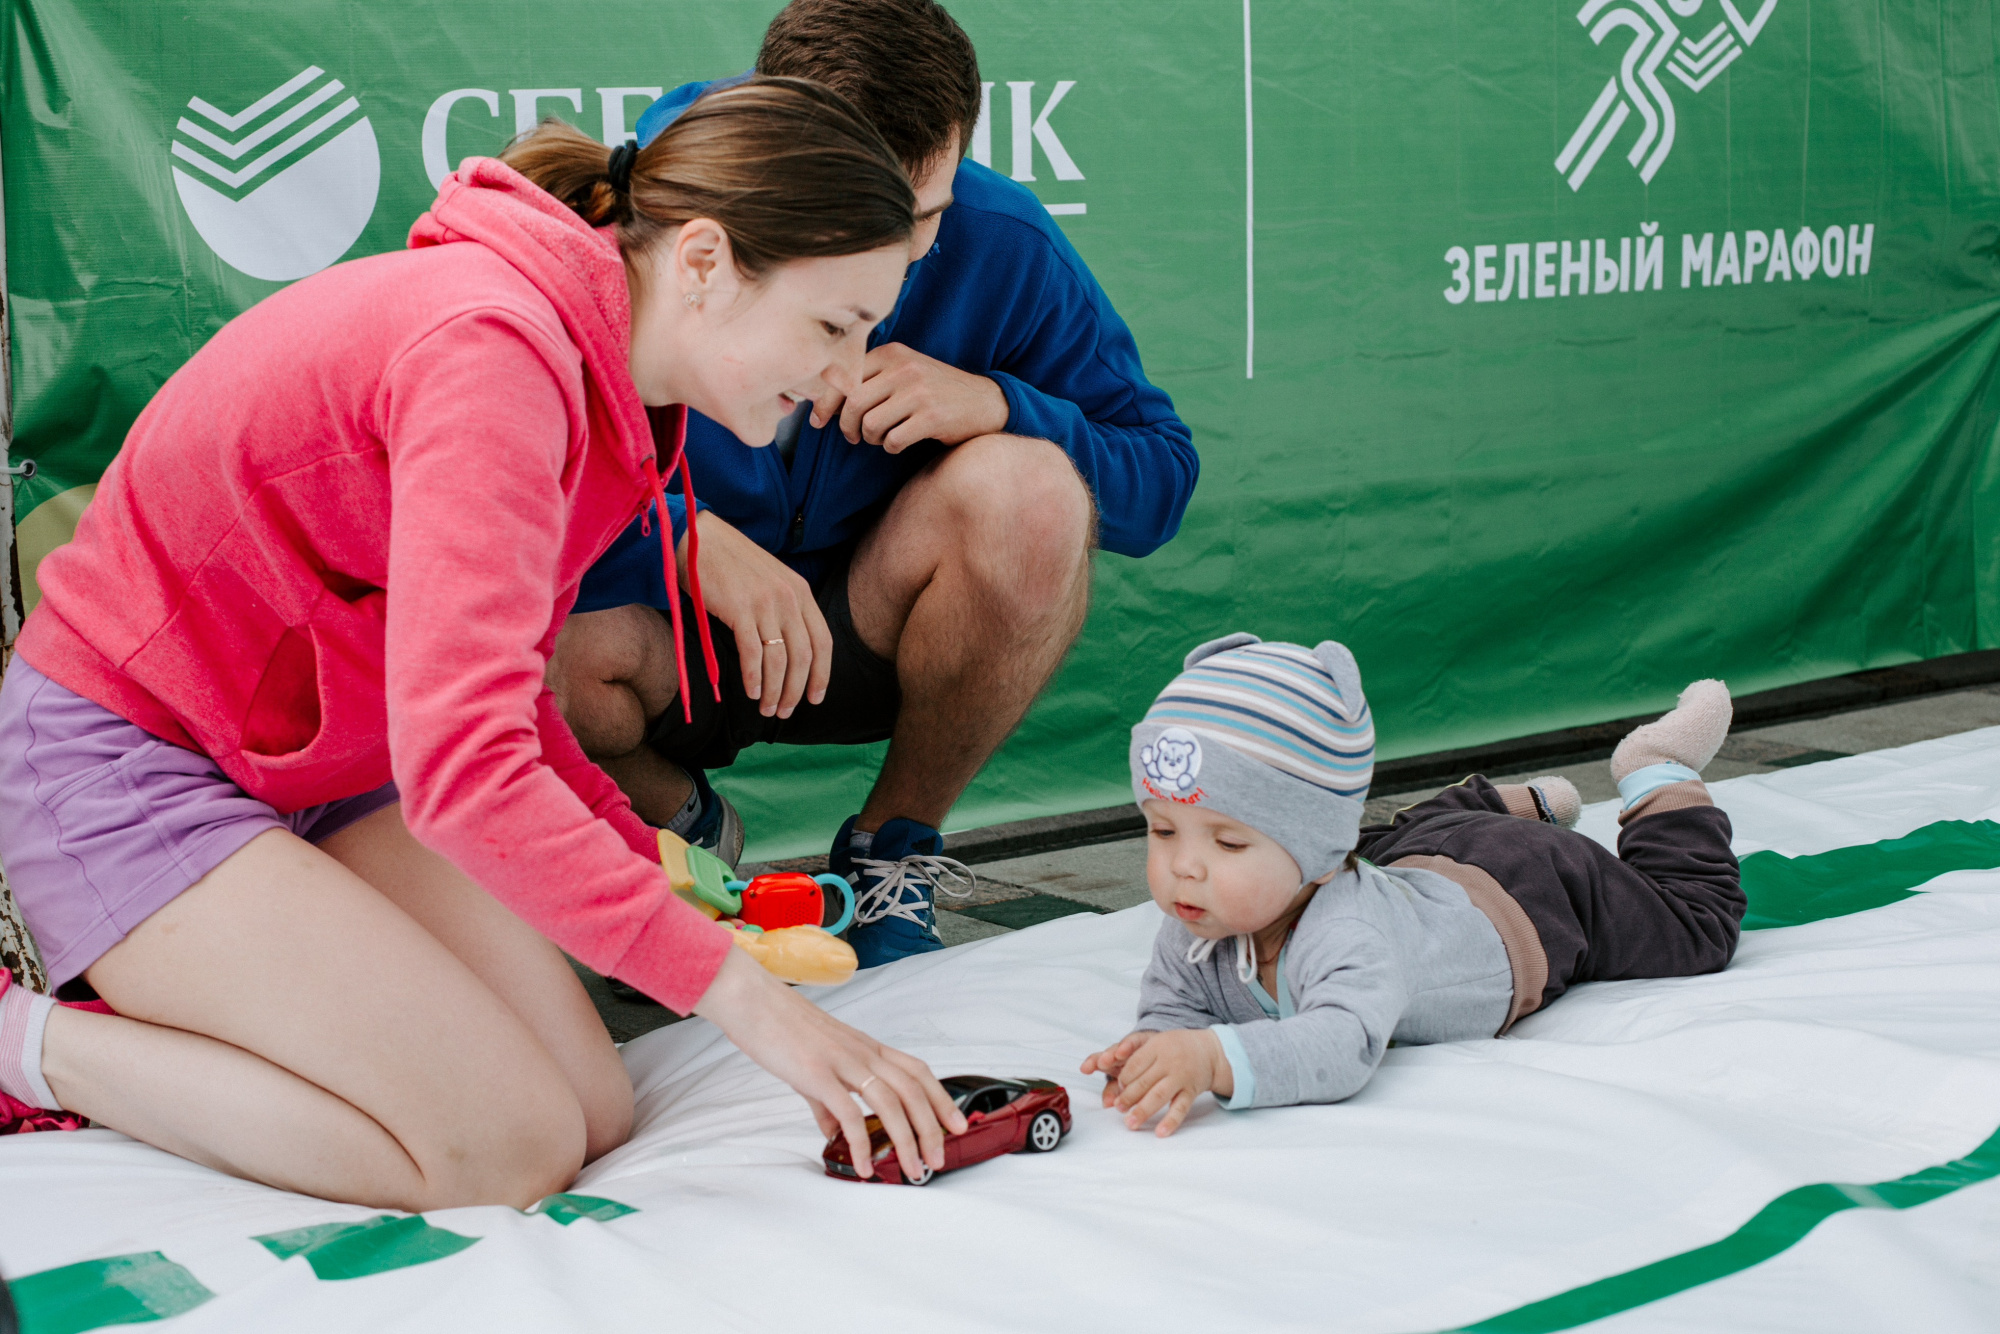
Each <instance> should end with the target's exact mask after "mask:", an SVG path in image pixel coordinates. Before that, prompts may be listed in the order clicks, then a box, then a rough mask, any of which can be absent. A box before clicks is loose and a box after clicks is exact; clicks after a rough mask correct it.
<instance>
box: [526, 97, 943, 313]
mask: <svg viewBox="0 0 2000 1334" xmlns="http://www.w3.org/2000/svg"><path fill="white" fill-rule="evenodd" d="M611 157H612V150H610V149H607V148H606V147H605V146H604V145H603V144H601V143H599V142H597V140H595V139H592V138H591V137H590V136H589V135H587V134H585V133H584V132H583V131H581V130H579V129H576V128H575V127H573V126H571V125H568V124H565V123H564V122H563V121H560V120H557V119H556V118H554V117H550V118H549V119H547V120H545V121H543V122H542V123H541V124H540V125H538V126H536V127H535V128H534V129H532V130H530V131H528V132H527V133H526V134H524V135H523V136H521V137H520V138H519V139H517V140H515V141H514V142H513V143H512V144H510V145H508V147H507V148H506V149H505V150H504V151H503V152H502V153H501V154H500V160H501V161H502V162H504V163H506V164H507V165H508V166H510V167H512V168H513V169H514V170H516V171H518V172H520V173H521V174H522V175H523V176H525V177H527V178H528V179H529V180H530V181H532V182H534V183H535V184H536V185H538V186H540V187H541V188H542V189H544V190H546V191H548V192H549V193H550V194H552V195H554V196H555V197H556V198H557V199H560V200H562V202H563V203H565V204H567V205H569V206H570V208H572V209H574V210H575V211H576V212H577V214H578V215H579V216H580V217H582V218H583V220H584V221H585V222H587V223H589V224H590V225H591V226H593V227H602V226H606V225H615V226H616V227H617V228H618V241H619V245H620V246H621V247H622V248H623V250H624V251H625V253H626V254H627V255H632V254H636V253H638V252H640V251H643V250H644V249H646V247H648V246H650V245H651V244H652V243H653V242H655V241H657V240H658V239H659V238H660V237H661V236H663V235H665V234H666V233H667V232H669V231H671V230H672V229H673V228H676V227H678V226H680V225H681V224H682V223H684V222H687V221H689V220H690V219H693V218H713V219H715V221H717V222H718V223H720V224H722V229H723V230H724V231H725V232H727V233H728V234H729V243H730V246H731V248H732V249H733V250H734V251H735V255H736V265H737V267H738V268H739V269H741V270H742V271H743V273H744V274H745V275H746V276H747V277H750V278H757V277H760V276H762V275H763V274H764V273H766V272H767V271H769V270H770V269H772V268H773V267H775V266H777V265H780V264H784V263H787V262H789V261H791V260H795V259H811V258H815V257H818V256H824V255H853V254H859V253H861V252H862V251H866V250H875V249H879V248H880V247H882V246H887V245H895V244H897V243H899V242H908V240H909V239H910V233H911V231H912V230H913V229H914V228H915V226H916V207H917V197H916V193H915V192H914V191H913V190H911V188H910V181H909V177H908V176H907V175H905V174H904V171H903V167H902V164H901V163H900V162H899V161H898V160H897V158H896V155H895V154H894V153H893V152H891V151H890V150H889V146H888V145H887V144H885V143H884V142H882V136H881V135H880V134H879V133H877V132H876V130H875V128H874V127H873V126H871V125H870V124H869V123H868V122H867V121H866V120H864V119H862V117H861V115H860V113H859V112H857V111H856V110H855V109H854V107H853V106H852V105H850V104H849V103H848V102H847V100H846V99H845V98H843V97H841V96H840V95H839V94H838V93H836V92H834V91H832V90H831V89H828V88H824V87H822V86H820V85H819V84H815V83H809V82H807V81H805V80H803V79H763V78H758V79H750V80H747V81H746V82H744V83H741V84H737V85H734V86H733V87H729V88H721V89H717V90H716V91H714V92H712V93H708V94H706V95H704V96H703V97H702V98H700V99H699V100H698V101H696V102H695V104H694V105H693V106H691V107H689V108H688V109H687V110H686V111H685V112H683V113H682V114H681V116H680V117H679V118H678V119H677V120H675V121H674V122H673V124H671V125H669V126H667V128H666V129H665V130H663V131H661V132H660V134H659V135H658V136H657V137H656V138H655V139H654V140H653V142H652V143H650V144H648V145H646V146H645V147H644V148H642V149H639V150H638V155H637V157H635V158H634V159H633V162H632V168H631V188H630V189H629V190H628V191H625V192H622V193H621V192H620V191H618V190H616V189H614V188H613V187H612V185H611V176H610V167H611Z"/></svg>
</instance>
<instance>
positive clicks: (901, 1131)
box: [850, 1049, 944, 1177]
mask: <svg viewBox="0 0 2000 1334" xmlns="http://www.w3.org/2000/svg"><path fill="white" fill-rule="evenodd" d="M885 1055H886V1049H885ZM855 1085H856V1087H855V1090H854V1091H855V1092H856V1093H858V1094H860V1095H861V1100H862V1101H863V1102H865V1103H867V1104H868V1107H869V1109H870V1110H871V1111H873V1112H874V1113H875V1115H876V1116H878V1117H880V1118H881V1119H882V1128H883V1129H884V1130H886V1131H888V1132H889V1142H890V1143H891V1144H894V1145H895V1146H896V1157H897V1158H898V1159H899V1160H901V1162H902V1165H903V1175H904V1176H905V1177H912V1176H921V1175H922V1168H923V1167H924V1165H925V1164H929V1166H930V1167H931V1168H932V1169H933V1170H937V1169H941V1168H943V1167H944V1130H943V1128H942V1127H941V1126H940V1125H939V1124H938V1116H937V1109H936V1108H934V1107H932V1106H931V1105H930V1099H929V1098H928V1097H926V1096H925V1094H924V1089H923V1086H922V1084H921V1082H920V1081H919V1080H918V1079H917V1078H916V1077H915V1076H913V1075H912V1074H911V1073H910V1072H909V1071H907V1070H904V1069H902V1068H901V1067H900V1066H898V1065H897V1064H896V1062H894V1061H890V1060H886V1059H885V1060H878V1061H876V1062H875V1063H874V1064H873V1065H872V1067H871V1068H870V1069H869V1071H868V1072H867V1073H865V1074H863V1075H862V1076H861V1077H860V1078H859V1079H858V1080H856V1081H855ZM865 1138H866V1137H865V1136H864V1145H863V1148H862V1150H861V1151H862V1153H863V1154H864V1155H865V1154H866V1153H867V1148H866V1143H865ZM850 1148H851V1146H850ZM855 1161H856V1162H859V1161H860V1160H859V1159H856V1160H855Z"/></svg>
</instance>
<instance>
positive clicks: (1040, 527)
mask: <svg viewBox="0 0 2000 1334" xmlns="http://www.w3.org/2000/svg"><path fill="white" fill-rule="evenodd" d="M1094 528H1095V514H1094V510H1093V508H1092V504H1091V499H1090V494H1089V491H1088V489H1087V488H1086V487H1085V486H1084V484H1083V480H1082V478H1080V477H1079V476H1077V473H1076V469H1075V468H1074V467H1073V466H1072V465H1071V463H1070V461H1069V458H1068V456H1067V455H1065V454H1064V453H1063V452H1062V451H1061V450H1060V449H1058V448H1057V447H1056V446H1055V445H1052V444H1050V443H1049V442H1048V441H1046V440H1029V439H1024V438H1022V437H1019V436H1005V435H989V436H981V437H978V438H977V439H974V440H969V441H967V442H966V443H964V444H962V445H959V446H957V447H956V448H955V449H953V450H952V451H951V452H950V453H948V454H946V455H945V456H944V457H942V458H941V459H939V460H938V461H937V462H936V463H934V464H932V465H931V466H930V467H929V468H927V469H926V470H925V471H924V472H922V473H920V474H918V475H917V476H916V477H915V478H913V479H912V480H911V481H910V482H909V483H908V485H906V486H905V487H904V488H903V490H902V491H901V492H900V493H899V494H898V495H897V497H896V500H895V502H894V503H893V504H891V505H890V507H889V510H888V513H886V514H885V515H883V517H882V520H881V521H880V522H879V523H878V524H877V525H876V526H875V528H874V529H873V530H871V531H870V532H869V534H868V535H867V536H866V537H865V538H863V539H862V542H861V545H860V547H859V548H858V549H857V550H856V552H855V556H854V564H853V566H852V569H851V572H850V574H849V580H848V598H849V604H850V606H851V607H852V609H853V613H854V624H855V629H856V630H857V631H858V632H859V634H860V636H861V639H862V641H863V642H864V643H866V644H867V645H868V647H869V648H870V649H871V650H873V651H874V652H875V653H877V654H879V655H880V656H882V657H884V658H887V659H890V660H892V661H894V662H895V664H896V676H897V680H898V682H899V683H900V684H901V687H902V693H903V705H902V710H901V712H900V713H899V714H898V715H897V719H896V730H895V732H894V734H893V735H892V736H891V738H890V741H889V754H888V758H887V759H886V760H885V761H884V762H883V765H882V772H881V775H880V776H879V777H878V778H877V779H876V781H875V787H874V790H873V791H872V792H870V793H869V796H868V801H867V804H866V805H865V806H863V807H862V811H861V816H860V818H859V819H858V820H857V821H856V822H855V827H856V828H857V829H860V830H863V831H865V832H868V833H873V832H874V831H875V830H877V829H879V828H881V827H882V825H883V823H884V822H885V821H887V820H890V819H893V818H895V817H898V816H901V817H903V818H906V819H912V820H916V821H919V822H921V823H923V824H927V825H930V826H931V827H932V828H937V827H938V826H940V825H941V824H943V822H944V818H945V814H946V812H948V811H949V810H950V809H951V806H952V803H953V802H955V801H957V800H958V796H959V794H960V793H962V792H963V791H965V788H966V785H967V784H969V783H970V782H971V781H972V779H973V776H974V775H976V774H977V773H978V772H979V770H980V768H981V766H983V765H984V764H985V763H986V761H987V760H988V759H989V758H991V756H992V754H993V752H994V751H995V750H997V749H999V747H1000V743H1001V742H1002V741H1004V740H1006V739H1007V736H1008V734H1009V733H1011V732H1012V731H1013V730H1014V728H1015V727H1016V726H1017V725H1018V724H1019V723H1020V721H1021V718H1022V716H1023V715H1024V714H1026V713H1027V711H1028V706H1029V705H1030V704H1031V703H1033V702H1034V698H1035V696H1036V695H1038V694H1039V693H1041V690H1042V687H1043V686H1045V685H1047V684H1048V681H1049V678H1050V677H1051V676H1053V675H1054V674H1055V669H1056V667H1057V665H1058V664H1060V663H1061V662H1062V658H1063V655H1064V654H1065V653H1067V652H1068V651H1069V646H1070V644H1071V643H1072V642H1073V641H1074V640H1075V639H1076V636H1077V632H1078V631H1079V630H1081V629H1082V628H1083V618H1084V613H1085V611H1086V610H1087V609H1088V607H1089V601H1090V551H1091V547H1092V543H1093V533H1094Z"/></svg>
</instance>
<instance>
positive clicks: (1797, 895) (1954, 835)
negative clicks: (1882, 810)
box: [1743, 820, 2000, 931]
mask: <svg viewBox="0 0 2000 1334" xmlns="http://www.w3.org/2000/svg"><path fill="white" fill-rule="evenodd" d="M1996 866H2000V824H1995V823H1994V822H1993V821H1991V820H1974V821H1966V820H1940V821H1939V822H1938V823H1936V824H1929V825H1925V826H1924V827H1923V828H1922V829H1919V830H1917V831H1916V832H1915V833H1913V834H1905V835H1904V836H1903V837H1901V838H1891V839H1885V840H1883V841H1882V842H1880V843H1864V844H1861V845H1860V846H1858V847H1852V848H1835V849H1834V850H1833V851H1831V852H1818V853H1814V854H1813V855H1812V856H1810V857H1786V856H1783V855H1782V854H1779V853H1776V852H1753V853H1751V854H1750V855H1749V856H1748V857H1745V858H1744V859H1743V892H1744V894H1745V895H1747V896H1748V897H1749V900H1750V910H1749V912H1748V913H1746V914H1745V915H1744V918H1743V929H1744V930H1745V931H1759V930H1764V929H1766V928H1769V927H1775V926H1802V925H1804V924H1805V923H1807V922H1817V921H1821V920H1823V919H1825V918H1828V917H1845V916H1847V915H1848V914H1849V913H1857V912H1866V911H1867V910H1868V909H1870V908H1880V907H1883V906H1884V905H1886V904H1891V903H1896V902H1899V901H1901V900H1903V899H1907V898H1911V897H1913V895H1914V893H1915V887H1916V886H1918V885H1921V884H1923V883H1924V882H1925V881H1926V880H1934V879H1936V878H1937V877H1938V876H1941V875H1943V874H1945V873H1946V872H1947V871H1984V870H1990V869H1992V868H1993V867H1996Z"/></svg>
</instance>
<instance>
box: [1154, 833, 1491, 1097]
mask: <svg viewBox="0 0 2000 1334" xmlns="http://www.w3.org/2000/svg"><path fill="white" fill-rule="evenodd" d="M1196 939H1197V937H1196V936H1195V935H1194V933H1193V932H1191V931H1189V930H1188V929H1187V927H1186V925H1185V924H1183V923H1182V922H1180V921H1178V920H1176V919H1174V918H1169V919H1167V921H1166V922H1165V923H1163V924H1162V925H1161V927H1160V934H1159V936H1158V937H1157V938H1156V939H1155V940H1154V942H1153V961H1152V963H1151V964H1150V965H1148V967H1147V969H1146V975H1145V977H1144V979H1143V980H1142V981H1141V982H1140V984H1139V1024H1138V1027H1139V1028H1141V1029H1152V1030H1161V1031H1164V1030H1168V1029H1177V1028H1207V1027H1215V1028H1217V1029H1226V1030H1228V1031H1225V1032H1222V1033H1220V1034H1219V1035H1220V1036H1221V1037H1222V1038H1223V1047H1224V1050H1225V1051H1229V1053H1230V1066H1231V1069H1232V1071H1233V1073H1234V1076H1235V1082H1236V1091H1235V1094H1234V1096H1233V1097H1231V1098H1230V1099H1229V1101H1228V1102H1227V1104H1226V1105H1227V1106H1229V1107H1231V1108H1242V1107H1274V1106H1286V1105H1289V1104H1293V1103H1302V1102H1339V1101H1340V1100H1341V1099H1342V1098H1348V1097H1352V1096H1353V1095H1354V1094H1356V1093H1358V1092H1359V1091H1360V1090H1361V1086H1362V1085H1364V1084H1366V1083H1367V1082H1368V1080H1369V1077H1370V1076H1371V1075H1373V1074H1374V1073H1375V1067H1376V1066H1377V1065H1379V1064H1380V1063H1381V1060H1382V1054H1383V1052H1385V1051H1386V1050H1387V1049H1388V1046H1389V1040H1390V1039H1391V1038H1394V1039H1396V1040H1397V1041H1399V1042H1404V1043H1426V1042H1454V1041H1458V1040H1460V1039H1464V1038H1490V1037H1492V1036H1493V1035H1494V1034H1495V1033H1497V1032H1499V1031H1500V1027H1501V1025H1503V1024H1505V1023H1506V1022H1507V1015H1508V1012H1509V1009H1510V1007H1511V1006H1512V1004H1513V999H1514V980H1513V972H1512V970H1511V969H1510V967H1509V966H1508V962H1507V950H1506V947H1505V946H1504V945H1503V944H1502V943H1501V941H1500V933H1499V932H1498V931H1497V930H1495V929H1494V926H1493V923H1492V921H1491V920H1489V919H1488V918H1487V916H1486V914H1484V913H1482V912H1481V911H1480V910H1479V909H1478V908H1475V907H1474V906H1473V905H1472V901H1471V900H1470V899H1468V898H1467V897H1466V894H1465V891H1464V890H1463V889H1461V888H1459V887H1458V886H1457V885H1456V884H1454V883H1453V882H1451V881H1450V880H1447V879H1445V878H1444V877H1443V876H1441V875H1438V874H1437V873H1436V872H1433V871H1421V870H1416V869H1414V868H1409V867H1402V868H1398V869H1396V870H1383V869H1381V868H1380V867H1377V866H1374V865H1372V864H1370V863H1368V862H1362V863H1360V865H1359V866H1358V867H1357V868H1356V869H1355V870H1352V871H1342V872H1340V873H1339V874H1338V875H1336V876H1335V877H1334V878H1333V879H1332V880H1330V881H1328V882H1327V883H1326V884H1325V885H1323V886H1322V887H1321V888H1320V890H1319V892H1318V893H1317V894H1315V895H1314V896H1313V898H1312V901H1311V902H1310V903H1308V904H1307V905H1306V910H1305V912H1304V913H1303V914H1301V915H1300V918H1299V923H1298V926H1297V928H1296V929H1294V931H1293V932H1292V938H1291V941H1290V943H1289V944H1288V945H1287V946H1286V949H1285V955H1284V960H1285V966H1284V977H1283V979H1282V984H1281V985H1282V986H1283V987H1284V988H1285V989H1287V990H1288V991H1289V992H1290V993H1291V1003H1292V1008H1293V1009H1294V1010H1295V1011H1296V1013H1295V1014H1293V1015H1292V1016H1291V1017H1289V1018H1284V1019H1270V1018H1267V1017H1266V1016H1265V1014H1264V1009H1263V1007H1262V1006H1261V1005H1259V1004H1258V1003H1257V998H1256V996H1255V995H1254V994H1253V993H1252V992H1251V990H1250V987H1249V986H1248V985H1247V984H1246V983H1244V982H1241V981H1239V980H1238V979H1237V976H1236V952H1237V950H1238V948H1239V947H1240V946H1239V942H1237V941H1235V940H1223V941H1218V942H1216V946H1215V949H1214V951H1213V952H1212V953H1211V954H1209V956H1208V957H1207V958H1206V959H1204V960H1203V961H1202V962H1200V963H1189V962H1188V958H1187V954H1188V947H1189V946H1191V945H1192V944H1194V942H1195V940H1196ZM1232 1048H1234V1050H1232ZM1246 1058H1247V1061H1248V1063H1249V1066H1250V1069H1249V1071H1248V1072H1246V1071H1244V1070H1243V1069H1242V1068H1241V1064H1242V1061H1243V1060H1244V1059H1246ZM1246 1074H1247V1077H1246Z"/></svg>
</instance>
